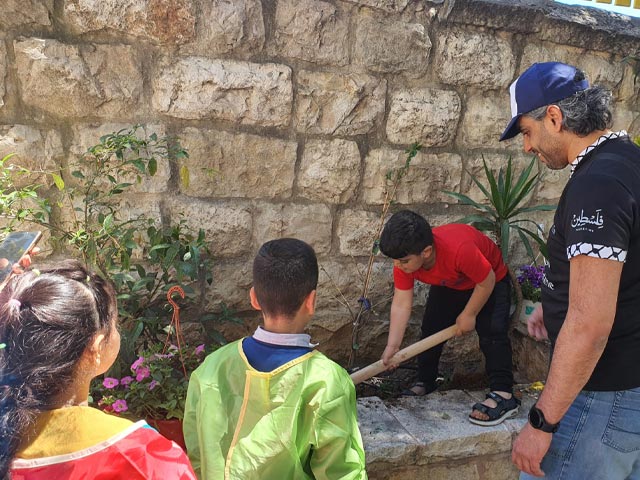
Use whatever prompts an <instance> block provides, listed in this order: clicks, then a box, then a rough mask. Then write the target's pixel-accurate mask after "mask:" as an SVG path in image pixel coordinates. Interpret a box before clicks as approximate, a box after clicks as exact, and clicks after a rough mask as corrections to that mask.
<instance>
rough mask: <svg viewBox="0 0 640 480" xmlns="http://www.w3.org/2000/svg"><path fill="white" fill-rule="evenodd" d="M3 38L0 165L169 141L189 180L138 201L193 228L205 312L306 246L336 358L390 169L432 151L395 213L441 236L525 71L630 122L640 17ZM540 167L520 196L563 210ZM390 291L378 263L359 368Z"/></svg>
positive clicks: (359, 12)
mask: <svg viewBox="0 0 640 480" xmlns="http://www.w3.org/2000/svg"><path fill="white" fill-rule="evenodd" d="M634 22H635V23H634ZM0 39H1V40H2V41H0V155H5V154H7V153H10V152H15V153H17V157H16V158H17V159H18V160H19V161H20V162H21V163H23V164H24V165H28V166H32V167H33V166H40V167H44V168H51V167H53V166H55V165H63V166H64V165H67V162H68V161H69V159H71V158H74V157H75V156H77V155H78V154H80V153H81V152H82V151H83V150H84V149H85V148H86V147H87V146H88V145H92V144H93V143H96V141H97V139H98V137H99V136H100V135H101V134H103V133H105V132H109V131H113V130H117V129H119V128H122V127H123V126H126V125H132V124H138V123H140V124H143V125H145V126H146V129H147V130H148V131H149V132H151V131H156V132H162V133H168V134H171V135H176V136H178V137H179V138H181V139H182V141H183V144H184V145H185V146H186V147H187V148H188V150H189V152H190V157H189V158H188V159H185V160H181V161H180V162H182V161H184V162H185V164H186V165H187V166H188V167H189V169H190V171H191V172H192V181H191V183H190V184H189V186H188V187H184V186H181V184H180V182H179V181H178V178H177V177H178V171H179V169H180V167H181V166H182V164H181V163H180V162H178V161H175V162H172V163H170V164H167V165H160V168H159V173H158V175H157V176H156V177H154V179H153V181H152V182H151V183H148V184H145V187H144V188H141V189H139V191H138V192H137V193H136V196H135V198H131V199H130V202H131V206H132V208H135V209H144V210H145V211H147V212H149V211H151V212H157V214H158V217H159V218H162V219H163V220H165V221H170V220H171V219H175V218H176V216H177V215H178V214H180V213H181V212H184V213H186V214H187V215H188V218H189V222H190V223H191V224H192V225H193V226H194V227H200V226H202V227H204V228H205V229H206V231H207V233H208V237H209V238H210V240H211V248H212V250H213V252H214V254H215V256H216V267H215V272H214V275H215V282H214V285H213V286H212V288H211V291H210V292H209V295H208V298H209V301H210V303H211V304H212V305H215V304H218V303H220V302H222V301H224V302H226V303H227V305H229V306H230V307H232V308H233V309H236V310H237V311H239V312H241V313H242V312H249V311H250V305H249V300H248V295H247V289H248V288H249V286H250V262H251V259H252V255H253V253H254V252H255V250H256V248H257V247H258V246H259V245H260V244H261V243H262V242H264V241H266V240H268V239H271V238H274V237H280V236H285V235H286V236H296V237H300V238H302V239H304V240H306V241H308V242H310V243H311V244H312V245H313V246H314V247H315V249H316V251H317V252H318V254H319V258H320V261H321V264H322V277H321V285H320V294H319V305H318V307H319V313H318V315H317V319H316V320H315V322H314V324H313V325H312V333H313V335H314V338H316V339H317V340H319V341H321V342H322V348H323V349H324V350H325V351H327V352H328V353H330V354H331V355H333V356H334V357H335V358H337V359H339V360H340V359H344V358H345V356H346V355H347V353H348V350H349V333H350V318H349V315H348V312H347V310H346V308H344V306H343V305H342V299H341V298H339V297H337V296H336V291H337V289H340V290H341V291H342V292H343V294H344V299H346V300H347V301H348V302H349V303H350V305H351V308H352V309H355V308H357V299H358V298H359V296H360V293H359V291H360V288H361V284H362V283H361V282H362V281H361V277H362V272H363V270H364V268H365V265H366V260H367V255H368V252H369V250H370V247H371V241H372V235H373V231H374V230H375V228H376V226H377V223H378V221H379V220H378V219H379V216H380V210H381V204H382V201H383V185H384V177H385V174H386V173H387V171H389V170H390V169H392V168H394V167H396V166H398V165H401V164H402V163H403V162H404V158H405V154H404V149H405V148H406V147H407V146H408V145H409V144H411V143H412V142H414V141H419V142H421V143H422V144H423V145H424V147H425V148H424V150H423V151H422V152H421V153H419V154H418V156H417V157H416V158H415V161H414V162H413V164H412V166H411V168H410V171H409V175H408V176H407V177H406V178H405V180H404V181H403V183H402V185H401V188H400V189H399V192H398V196H397V203H396V205H395V206H394V208H400V207H410V208H413V209H416V210H418V211H420V212H422V213H424V214H425V215H426V216H427V217H428V218H429V219H430V221H431V223H432V224H434V225H439V224H442V223H445V222H450V221H453V220H455V219H456V218H460V217H461V216H462V215H463V214H465V213H466V211H465V210H463V209H461V208H460V207H459V206H456V205H454V204H452V203H451V199H450V198H449V197H447V196H446V195H445V194H443V193H442V190H443V189H448V190H454V191H457V192H462V193H465V194H468V195H470V196H472V197H473V198H480V196H479V193H480V192H479V191H478V190H477V189H475V188H474V187H473V185H472V183H471V180H470V176H469V173H472V174H475V173H479V172H480V169H481V165H482V162H481V158H482V156H483V155H484V158H486V160H487V161H488V163H489V164H490V165H491V167H498V166H500V165H503V164H504V163H505V161H506V159H507V157H508V156H509V155H513V156H514V158H516V159H517V160H518V162H519V164H520V165H523V164H524V162H525V161H526V160H527V158H528V155H525V154H523V153H522V151H521V144H520V139H515V140H513V141H508V142H504V143H498V136H499V134H500V133H501V131H502V129H503V128H504V126H505V125H506V124H507V121H508V119H509V116H510V113H509V100H508V96H507V88H508V85H509V84H510V82H511V81H513V80H514V79H515V78H516V77H517V76H518V74H519V73H520V72H521V71H522V70H524V69H525V68H526V67H527V66H528V65H529V64H530V63H532V62H534V61H548V60H561V61H567V62H571V63H575V64H578V65H580V66H581V67H583V68H584V70H586V72H587V73H588V75H589V77H590V79H591V80H592V81H595V82H598V83H601V84H604V85H605V86H607V87H609V88H611V89H612V90H613V91H614V93H615V96H616V103H615V114H616V115H615V116H616V123H615V128H627V129H629V128H631V130H633V131H635V133H639V130H640V128H639V126H638V123H640V122H639V121H638V116H639V114H640V105H639V103H638V96H639V86H640V82H637V81H636V79H635V77H634V72H633V70H632V68H631V66H629V65H628V64H626V63H623V61H622V60H623V58H624V57H626V56H627V55H630V54H637V53H638V52H639V51H640V47H639V39H640V25H639V24H638V23H637V21H632V20H630V19H628V18H626V17H620V16H615V15H612V14H607V13H604V12H601V11H596V10H588V9H584V8H578V7H568V6H564V5H559V4H551V3H550V2H546V1H544V0H538V1H537V2H536V1H535V0H534V1H524V0H467V1H461V0H458V1H452V0H447V1H444V2H443V1H433V2H429V1H423V0H420V1H418V0H231V1H229V0H101V1H95V0H20V1H18V0H4V2H3V15H2V16H1V17H0ZM634 122H635V125H634ZM207 171H209V172H210V171H214V172H216V174H215V175H214V176H213V177H211V176H210V175H207V174H206V173H205V172H207ZM545 175H546V176H545V181H544V183H543V184H542V185H541V187H540V188H539V189H538V190H537V191H536V192H535V195H534V197H533V198H532V199H531V202H544V203H548V202H553V201H555V200H557V198H558V196H559V194H560V192H561V189H562V186H563V184H564V182H565V181H566V179H567V172H565V171H562V172H547V173H546V174H545ZM454 203H455V202H454ZM537 220H538V221H540V222H541V223H544V224H545V225H547V226H548V225H549V222H550V217H549V216H548V215H547V216H540V217H538V218H537ZM391 292H392V284H391V263H390V262H388V261H385V260H384V259H383V258H378V259H377V260H376V262H375V264H374V269H373V293H372V301H373V303H374V305H376V308H375V310H376V312H377V315H375V316H374V317H373V318H372V320H371V322H370V324H369V326H367V328H366V329H365V330H366V331H365V333H366V335H365V336H364V338H363V343H362V348H363V352H364V353H365V354H368V355H370V356H372V357H375V356H377V355H379V354H380V351H381V346H382V344H383V343H384V341H385V335H386V328H387V326H386V324H385V319H386V318H387V317H386V312H387V310H388V300H389V298H390V295H391ZM419 292H420V295H417V299H416V303H417V305H421V304H423V303H424V297H423V295H422V292H424V289H420V290H419ZM419 310H421V309H420V308H417V311H419ZM256 321H257V318H256V316H255V315H254V314H247V325H246V326H245V327H242V328H238V329H236V330H235V331H229V335H238V334H241V333H246V332H247V331H249V330H250V328H251V327H252V325H254V324H255V323H256ZM412 334H413V335H415V328H414V330H413V332H412ZM471 338H472V337H471ZM471 342H473V340H471ZM472 347H473V345H472ZM471 350H472V351H475V352H476V353H477V348H476V349H475V350H474V349H473V348H471Z"/></svg>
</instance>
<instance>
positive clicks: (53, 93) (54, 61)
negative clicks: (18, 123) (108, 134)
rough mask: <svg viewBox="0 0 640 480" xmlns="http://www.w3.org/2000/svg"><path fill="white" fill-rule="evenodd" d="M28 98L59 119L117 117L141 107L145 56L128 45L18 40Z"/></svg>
mask: <svg viewBox="0 0 640 480" xmlns="http://www.w3.org/2000/svg"><path fill="white" fill-rule="evenodd" d="M14 50H15V55H16V70H17V75H18V78H19V79H20V83H21V91H22V100H23V101H24V103H25V104H26V105H27V106H30V107H35V108H39V109H41V110H43V111H45V112H48V113H50V114H52V115H56V116H59V117H81V118H82V117H89V116H92V117H93V116H100V117H107V116H109V117H115V116H122V115H125V114H127V113H132V112H134V111H137V105H138V100H139V98H140V96H141V95H142V74H141V72H140V67H141V64H142V60H141V59H140V58H139V57H138V55H137V54H136V51H135V50H134V49H133V48H132V47H131V46H128V45H88V44H85V45H81V46H78V45H71V44H65V43H61V42H59V41H57V40H51V39H39V38H30V39H26V40H17V41H15V42H14Z"/></svg>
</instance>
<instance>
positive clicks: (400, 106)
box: [386, 89, 461, 147]
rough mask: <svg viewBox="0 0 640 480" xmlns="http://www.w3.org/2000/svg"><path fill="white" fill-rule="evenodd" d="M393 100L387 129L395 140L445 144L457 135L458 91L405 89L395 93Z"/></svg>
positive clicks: (398, 141)
mask: <svg viewBox="0 0 640 480" xmlns="http://www.w3.org/2000/svg"><path fill="white" fill-rule="evenodd" d="M390 103H391V106H390V107H389V115H388V118H387V128H386V132H387V138H388V139H389V141H391V142H392V143H399V144H411V143H413V142H420V143H421V144H422V145H423V146H425V147H442V146H446V145H448V144H450V143H451V141H452V140H453V138H454V137H455V134H456V130H457V127H458V121H459V119H460V110H461V105H460V97H459V96H458V94H457V93H456V92H454V91H452V90H437V89H422V90H404V91H400V92H396V93H394V94H393V95H392V96H391V102H390Z"/></svg>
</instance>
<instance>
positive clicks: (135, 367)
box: [131, 357, 144, 372]
mask: <svg viewBox="0 0 640 480" xmlns="http://www.w3.org/2000/svg"><path fill="white" fill-rule="evenodd" d="M143 363H144V357H138V359H137V360H136V361H135V362H133V363H132V364H131V370H132V371H134V372H135V371H137V370H138V368H140V367H141V366H142V364H143Z"/></svg>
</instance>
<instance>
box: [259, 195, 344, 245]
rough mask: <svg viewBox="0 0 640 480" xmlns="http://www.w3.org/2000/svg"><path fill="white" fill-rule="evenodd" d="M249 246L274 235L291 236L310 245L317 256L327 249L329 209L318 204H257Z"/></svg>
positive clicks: (328, 241) (262, 241)
mask: <svg viewBox="0 0 640 480" xmlns="http://www.w3.org/2000/svg"><path fill="white" fill-rule="evenodd" d="M253 223H254V229H253V246H254V247H255V248H258V247H259V246H260V245H262V244H263V243H264V242H266V241H268V240H273V239H274V238H282V237H294V238H299V239H300V240H304V241H305V242H307V243H308V244H309V245H311V246H312V247H313V248H314V250H315V251H316V253H317V254H318V255H321V254H324V253H328V252H329V250H330V249H331V225H332V218H331V211H330V210H329V208H328V207H327V206H326V205H321V204H304V205H302V204H292V203H290V204H286V205H285V204H271V203H262V204H259V205H257V207H256V212H255V215H254V218H253Z"/></svg>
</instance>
